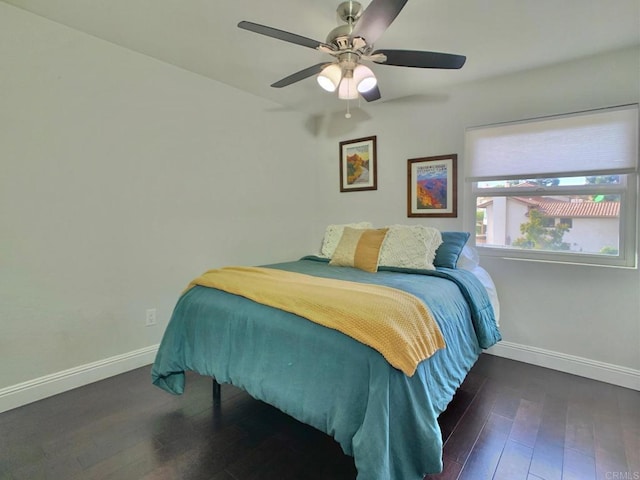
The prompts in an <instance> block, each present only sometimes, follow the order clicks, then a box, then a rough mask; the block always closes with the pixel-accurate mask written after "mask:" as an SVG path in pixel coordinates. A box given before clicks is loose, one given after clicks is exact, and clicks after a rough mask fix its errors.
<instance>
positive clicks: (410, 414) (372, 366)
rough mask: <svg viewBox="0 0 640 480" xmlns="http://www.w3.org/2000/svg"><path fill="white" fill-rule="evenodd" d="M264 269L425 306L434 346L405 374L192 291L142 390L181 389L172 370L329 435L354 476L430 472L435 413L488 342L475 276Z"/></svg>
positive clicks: (367, 353) (323, 267) (489, 321)
mask: <svg viewBox="0 0 640 480" xmlns="http://www.w3.org/2000/svg"><path fill="white" fill-rule="evenodd" d="M453 266H455V265H453ZM265 267H266V268H268V269H274V270H279V271H286V272H293V273H295V274H301V275H309V276H313V277H319V278H327V279H338V280H341V281H346V282H358V283H362V284H371V285H382V286H386V287H391V288H393V289H399V290H402V291H404V292H408V293H409V294H411V295H413V296H415V297H417V298H419V299H420V300H421V301H422V302H424V304H425V305H427V306H428V309H429V310H430V312H431V314H432V316H433V319H434V320H435V322H436V323H437V325H438V327H439V329H440V331H441V332H442V336H443V338H444V340H445V342H446V348H442V349H438V350H437V351H436V352H435V353H433V354H432V355H431V356H430V358H428V359H426V360H424V361H421V362H420V363H418V364H417V367H416V369H415V373H413V374H412V375H411V376H409V375H407V374H405V373H403V372H402V371H400V370H399V369H398V368H395V367H393V366H392V365H391V364H390V363H389V362H388V361H387V360H386V359H385V357H384V356H383V355H382V354H381V353H379V352H378V351H376V350H375V349H373V348H371V347H369V346H367V345H365V344H363V343H361V342H359V341H356V340H354V339H353V338H351V337H349V336H347V335H345V334H343V333H341V332H339V331H337V330H334V329H331V328H326V327H324V326H322V325H319V324H316V323H314V322H311V321H309V320H307V319H305V318H302V317H300V316H298V315H296V314H294V313H290V312H287V311H284V310H280V309H278V308H274V307H271V306H268V305H264V304H262V303H258V302H255V301H253V300H250V299H248V298H245V297H243V296H242V295H236V294H233V293H228V292H225V291H222V290H219V289H216V288H210V287H205V286H200V285H195V286H193V287H192V288H190V289H189V290H188V291H186V292H185V293H184V294H183V295H182V296H181V298H180V299H179V301H178V303H177V305H176V307H175V310H174V313H173V315H172V318H171V320H170V322H169V325H168V326H167V329H166V331H165V334H164V337H163V340H162V342H161V345H160V347H159V350H158V353H157V357H156V360H155V363H154V365H153V367H152V381H153V383H154V384H155V385H157V386H158V387H160V388H162V389H164V390H166V391H168V392H171V393H174V394H181V393H183V391H184V388H185V373H184V372H185V371H194V372H197V373H199V374H201V375H206V376H210V377H212V378H214V379H215V381H217V382H220V383H229V384H233V385H235V386H237V387H239V388H242V389H243V390H245V391H246V392H248V393H249V394H250V395H252V396H253V397H255V398H257V399H259V400H262V401H264V402H266V403H269V404H271V405H273V406H275V407H276V408H278V409H280V410H282V411H283V412H285V413H287V414H289V415H291V416H292V417H294V418H296V419H298V420H300V421H302V422H304V423H307V424H309V425H311V426H313V427H315V428H317V429H319V430H321V431H323V432H325V433H327V434H329V435H331V436H333V437H334V438H335V440H336V441H337V442H338V443H339V444H340V446H341V447H342V450H343V451H344V452H345V453H346V454H348V455H351V456H353V457H354V461H355V466H356V468H357V471H358V476H357V479H358V480H383V479H385V480H390V479H391V480H394V479H397V480H400V479H402V480H413V479H415V480H420V479H422V478H423V477H424V475H425V474H427V473H436V472H440V471H441V470H442V437H441V432H440V428H439V425H438V422H437V419H438V416H439V414H440V413H441V412H442V411H444V409H445V408H446V406H447V404H448V403H449V402H450V401H451V399H452V397H453V394H454V393H455V391H456V389H457V388H458V387H459V386H460V384H461V383H462V381H463V379H464V378H465V376H466V374H467V373H468V371H469V370H470V369H471V367H472V366H473V364H474V363H475V361H476V360H477V358H478V356H479V354H480V353H481V351H482V349H483V348H488V347H490V346H491V345H493V344H495V343H496V342H497V341H499V340H500V333H499V331H498V328H497V325H496V318H495V308H494V306H493V305H492V299H491V298H490V296H489V295H488V292H487V289H486V288H485V286H483V284H482V283H481V282H480V281H479V279H478V277H477V276H476V275H474V273H472V272H471V271H469V270H465V269H458V268H444V267H438V268H435V269H415V268H405V267H394V266H386V267H385V266H379V267H378V268H377V272H376V273H372V272H368V271H364V270H361V269H359V268H353V267H336V266H334V265H331V264H330V259H329V258H323V257H320V256H307V257H303V258H302V259H300V260H296V261H291V262H284V263H278V264H273V265H267V266H265ZM494 304H495V302H494Z"/></svg>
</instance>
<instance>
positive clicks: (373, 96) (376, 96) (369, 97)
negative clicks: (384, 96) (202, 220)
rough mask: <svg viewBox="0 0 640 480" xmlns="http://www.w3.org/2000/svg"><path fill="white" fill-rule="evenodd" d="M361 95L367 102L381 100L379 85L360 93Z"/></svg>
mask: <svg viewBox="0 0 640 480" xmlns="http://www.w3.org/2000/svg"><path fill="white" fill-rule="evenodd" d="M360 95H362V98H364V99H365V100H366V101H367V102H375V101H376V100H380V97H381V95H380V89H379V88H378V86H377V85H376V86H375V87H373V88H372V89H371V90H369V91H367V92H362V93H360Z"/></svg>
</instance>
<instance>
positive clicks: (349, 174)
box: [339, 136, 378, 192]
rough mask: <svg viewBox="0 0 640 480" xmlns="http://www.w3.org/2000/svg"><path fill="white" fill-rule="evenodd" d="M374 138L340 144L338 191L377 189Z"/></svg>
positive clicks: (357, 139) (358, 139) (346, 141)
mask: <svg viewBox="0 0 640 480" xmlns="http://www.w3.org/2000/svg"><path fill="white" fill-rule="evenodd" d="M376 157H377V145H376V137H375V136H372V137H364V138H356V139H354V140H345V141H343V142H340V157H339V158H340V191H341V192H361V191H363V190H377V189H378V163H377V158H376Z"/></svg>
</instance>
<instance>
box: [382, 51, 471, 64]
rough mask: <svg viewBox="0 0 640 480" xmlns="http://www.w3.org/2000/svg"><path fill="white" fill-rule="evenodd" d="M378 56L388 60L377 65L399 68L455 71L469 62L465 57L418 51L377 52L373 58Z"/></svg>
mask: <svg viewBox="0 0 640 480" xmlns="http://www.w3.org/2000/svg"><path fill="white" fill-rule="evenodd" d="M377 54H382V55H384V56H385V57H387V60H386V61H383V62H376V63H379V64H380V65H395V66H397V67H415V68H449V69H455V68H461V67H462V66H463V65H464V62H466V60H467V57H465V56H464V55H454V54H452V53H438V52H422V51H418V50H376V51H375V52H373V54H372V55H371V56H373V55H377ZM374 61H375V60H374Z"/></svg>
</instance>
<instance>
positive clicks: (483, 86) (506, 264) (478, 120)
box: [318, 48, 640, 388]
mask: <svg viewBox="0 0 640 480" xmlns="http://www.w3.org/2000/svg"><path fill="white" fill-rule="evenodd" d="M397 74H398V75H402V72H401V71H398V73H397ZM424 74H425V75H429V73H428V72H425V73H424ZM639 77H640V49H638V48H632V49H625V50H622V51H617V52H612V53H609V54H605V55H600V56H595V57H590V58H585V59H582V60H578V61H574V62H571V63H567V64H562V65H557V66H554V67H550V68H544V69H539V70H532V71H529V72H525V73H520V74H514V75H508V76H503V77H499V78H494V79H491V80H487V81H483V82H476V83H473V84H468V85H463V86H458V87H455V88H451V89H448V90H443V91H439V92H430V94H429V95H425V96H424V97H417V98H415V97H414V98H407V99H401V100H399V101H392V102H388V103H382V104H379V105H374V106H367V107H365V108H366V110H367V112H366V113H363V112H353V113H354V116H353V118H352V119H351V120H346V119H344V118H342V116H338V115H336V116H334V117H333V118H332V119H321V120H320V121H319V122H318V125H319V129H320V133H321V135H322V136H323V138H324V143H323V147H322V160H323V161H322V162H319V163H318V177H319V180H318V191H319V192H321V193H322V194H323V195H325V198H324V200H323V201H322V202H321V205H322V207H323V208H322V212H321V217H323V218H322V220H323V221H324V222H328V221H346V220H369V221H372V222H374V225H378V226H381V225H384V224H387V223H400V222H402V223H420V224H427V225H433V226H436V227H439V228H444V229H465V230H467V231H473V225H474V223H475V215H474V209H473V206H472V205H468V203H469V198H470V195H469V192H470V190H469V188H470V187H469V185H468V184H465V183H464V170H465V169H464V163H465V158H464V131H465V128H466V127H470V126H477V125H484V124H489V123H496V122H504V121H510V120H519V119H525V118H531V117H537V116H543V115H550V114H558V113H566V112H572V111H579V110H585V109H589V108H596V107H605V106H610V105H619V104H626V103H633V102H638V100H639V96H640V91H639V89H638V85H640V78H639ZM380 88H381V90H382V93H383V95H384V85H381V86H380ZM329 120H331V121H329ZM369 135H377V139H378V175H379V176H378V185H379V188H378V190H377V191H372V192H358V193H340V192H339V189H338V180H337V178H338V177H337V169H338V166H337V165H338V163H337V150H338V142H339V141H341V140H346V139H349V138H358V137H361V136H369ZM448 153H457V154H458V161H459V182H460V183H459V193H460V198H459V216H458V218H457V219H408V218H406V182H407V173H406V169H407V159H409V158H416V157H425V156H432V155H443V154H448ZM321 223H322V222H321ZM482 264H483V265H484V266H485V267H486V268H487V270H489V272H490V273H491V274H492V275H493V277H494V279H495V281H496V283H497V286H498V290H499V293H500V299H501V307H502V308H501V315H502V320H501V325H502V332H503V336H504V340H505V345H509V346H510V348H511V350H512V351H515V350H518V349H520V350H521V353H522V355H523V356H526V355H527V354H528V353H531V352H533V351H536V352H537V351H538V350H542V351H544V352H547V353H548V354H550V355H556V354H557V355H556V356H557V357H558V358H560V359H561V360H562V359H565V360H566V359H569V360H571V361H573V360H577V361H578V360H579V361H580V362H582V360H585V361H586V363H591V364H594V365H596V364H597V365H599V364H606V366H607V368H608V367H609V366H613V368H614V369H616V368H619V369H620V370H625V369H630V370H631V374H632V375H636V374H637V373H638V371H639V370H640V274H639V272H638V270H624V269H613V268H598V267H589V266H566V265H553V264H546V263H545V264H542V263H530V262H526V263H525V262H517V261H510V260H504V259H499V258H494V259H491V258H483V259H482ZM512 353H513V352H512ZM530 357H531V355H530ZM634 372H635V373H634ZM638 387H639V388H640V383H639V384H638Z"/></svg>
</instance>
